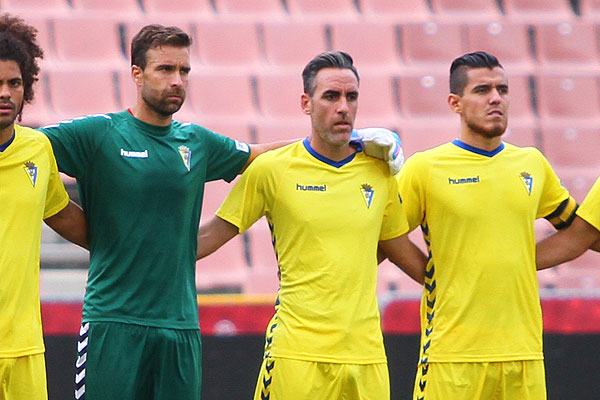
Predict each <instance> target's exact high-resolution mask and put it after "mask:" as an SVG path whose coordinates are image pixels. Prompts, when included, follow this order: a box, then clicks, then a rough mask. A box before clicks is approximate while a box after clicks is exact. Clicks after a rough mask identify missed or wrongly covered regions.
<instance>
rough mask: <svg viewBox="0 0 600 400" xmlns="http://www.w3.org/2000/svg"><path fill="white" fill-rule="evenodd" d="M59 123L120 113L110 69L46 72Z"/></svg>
mask: <svg viewBox="0 0 600 400" xmlns="http://www.w3.org/2000/svg"><path fill="white" fill-rule="evenodd" d="M46 74H47V76H48V82H49V85H48V87H49V91H50V99H51V104H52V109H53V110H54V112H55V113H56V120H57V121H58V120H61V119H66V118H74V117H78V116H83V115H90V114H100V113H108V112H115V111H120V109H119V106H118V104H117V99H116V95H115V93H116V90H115V80H116V76H115V75H116V74H115V73H113V71H110V70H104V71H101V70H89V69H82V70H80V69H76V70H57V71H48V70H47V71H46Z"/></svg>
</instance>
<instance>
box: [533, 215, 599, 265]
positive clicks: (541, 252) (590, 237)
mask: <svg viewBox="0 0 600 400" xmlns="http://www.w3.org/2000/svg"><path fill="white" fill-rule="evenodd" d="M590 247H592V248H593V249H594V250H596V251H600V232H599V231H598V230H597V229H596V228H594V227H593V226H592V225H590V224H588V223H587V222H585V220H583V219H582V218H580V217H578V216H577V217H575V219H574V220H573V223H572V224H571V225H570V226H569V227H568V228H565V229H563V230H561V231H558V232H556V233H554V234H552V235H550V236H548V237H547V238H545V239H543V240H541V241H540V242H538V243H537V246H536V264H537V269H538V270H541V269H546V268H550V267H553V266H555V265H558V264H562V263H564V262H566V261H569V260H572V259H574V258H577V257H579V256H580V255H582V254H583V253H584V252H585V251H586V250H587V249H589V248H590Z"/></svg>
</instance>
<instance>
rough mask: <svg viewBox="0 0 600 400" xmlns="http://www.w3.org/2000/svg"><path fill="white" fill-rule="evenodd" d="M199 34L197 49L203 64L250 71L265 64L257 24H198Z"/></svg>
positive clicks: (237, 70)
mask: <svg viewBox="0 0 600 400" xmlns="http://www.w3.org/2000/svg"><path fill="white" fill-rule="evenodd" d="M195 33H196V34H195V51H196V52H197V53H196V54H197V55H198V56H197V57H198V59H199V60H200V62H201V63H202V64H203V66H205V67H208V68H214V69H218V70H223V71H224V70H227V72H246V73H248V72H251V71H255V70H257V69H260V68H261V67H262V57H261V52H260V49H259V44H258V34H257V26H256V25H255V24H254V23H250V22H225V21H220V22H217V21H211V22H203V23H199V24H196V25H195Z"/></svg>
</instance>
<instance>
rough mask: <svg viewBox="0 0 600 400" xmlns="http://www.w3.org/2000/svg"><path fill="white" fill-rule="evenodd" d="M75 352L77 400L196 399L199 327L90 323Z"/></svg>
mask: <svg viewBox="0 0 600 400" xmlns="http://www.w3.org/2000/svg"><path fill="white" fill-rule="evenodd" d="M77 351H78V356H77V362H76V375H75V384H76V388H75V398H76V399H77V400H82V399H87V400H107V399H127V400H153V399H155V400H158V399H160V400H170V399H173V400H181V399H189V400H198V399H200V392H201V381H202V345H201V340H200V330H199V329H190V330H181V329H166V328H155V327H148V326H141V325H133V324H124V323H118V322H89V323H84V324H83V325H82V326H81V330H80V332H79V342H78V344H77Z"/></svg>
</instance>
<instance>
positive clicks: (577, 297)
mask: <svg viewBox="0 0 600 400" xmlns="http://www.w3.org/2000/svg"><path fill="white" fill-rule="evenodd" d="M0 12H9V13H11V14H15V15H18V16H20V17H22V18H24V19H25V20H26V21H27V22H28V23H30V24H32V25H34V26H35V27H37V29H38V31H39V32H38V38H39V42H40V43H41V45H42V47H43V49H44V51H45V59H44V60H43V62H42V65H41V67H42V73H41V76H40V81H39V82H38V83H37V85H36V87H35V91H36V97H35V101H34V103H33V104H32V105H29V106H26V107H25V110H24V113H23V117H24V119H23V122H22V124H23V125H27V126H32V127H38V126H43V125H45V124H49V123H53V122H58V121H60V120H62V119H66V118H72V117H76V116H80V115H86V114H97V113H105V112H113V111H120V110H123V109H125V108H127V107H130V106H132V105H133V104H134V103H135V87H134V85H133V83H132V81H131V78H130V63H129V44H130V41H131V38H132V37H133V35H134V34H135V33H136V32H137V31H138V30H139V29H140V28H141V27H142V26H144V25H146V24H149V23H159V24H162V25H177V26H179V27H181V28H182V29H184V30H185V31H187V32H189V33H190V34H191V35H192V36H193V38H194V44H193V46H192V53H191V54H192V73H191V75H190V86H189V89H188V96H187V100H186V103H185V105H184V107H183V108H182V109H181V110H180V111H179V112H178V113H177V114H176V115H175V118H176V119H178V120H184V121H192V122H195V123H198V124H200V125H203V126H206V127H207V128H209V129H212V130H214V131H216V132H218V133H221V134H224V135H226V136H230V137H233V138H236V139H239V140H243V141H246V142H252V143H260V142H268V141H272V140H278V139H283V138H301V137H305V136H307V135H308V134H309V132H310V131H309V129H310V123H309V120H308V119H307V118H306V116H305V115H303V114H302V113H301V111H300V95H301V93H302V80H301V71H302V68H303V67H304V65H305V64H306V63H307V62H308V61H309V60H310V59H311V58H312V57H313V56H315V55H316V54H318V53H320V52H322V51H326V50H343V51H346V52H348V53H350V54H351V55H352V56H353V58H354V60H355V65H356V66H357V68H358V71H359V73H360V75H361V87H360V93H361V94H360V106H359V112H358V118H357V124H356V125H357V127H365V126H384V127H388V128H391V129H393V130H395V131H397V132H398V133H399V134H400V136H401V138H402V141H403V143H404V149H405V153H406V155H408V156H409V155H411V154H413V153H414V152H416V151H421V150H424V149H427V148H430V147H433V146H435V145H438V144H441V143H444V142H446V141H449V140H452V139H454V138H455V137H457V135H458V130H459V119H458V117H457V116H456V115H455V114H453V113H452V112H451V111H450V110H449V108H448V106H447V104H446V99H447V95H448V91H449V90H448V69H449V66H450V63H451V62H452V60H453V59H454V58H456V57H458V56H460V55H462V54H463V53H466V52H469V51H475V50H485V51H488V52H490V53H492V54H494V55H496V56H497V57H498V58H499V60H500V62H501V63H502V64H503V66H504V68H505V70H506V72H507V74H508V76H509V85H510V94H511V104H512V106H511V111H510V118H509V129H508V131H507V133H506V135H505V137H504V138H505V140H506V141H507V142H511V143H513V144H516V145H521V146H535V147H537V148H539V149H540V150H541V151H542V152H543V153H544V154H545V155H546V157H547V158H548V159H549V160H550V162H551V163H552V165H553V166H554V168H555V170H556V172H557V173H558V175H559V176H560V178H561V180H562V181H563V183H564V185H565V186H566V187H567V188H568V189H569V190H570V191H571V193H572V194H573V196H574V197H575V198H576V199H577V200H578V201H579V202H581V201H582V200H583V198H584V196H585V194H586V193H587V191H588V190H589V188H590V187H591V185H592V183H593V182H594V181H595V179H596V177H597V176H598V175H600V157H599V156H598V154H599V150H600V85H599V83H600V49H599V44H600V40H599V39H600V37H599V26H600V25H599V24H600V0H327V1H321V0H0ZM63 179H64V181H65V183H66V185H67V187H68V190H69V192H70V194H71V196H72V197H74V198H75V199H77V197H78V195H77V189H76V185H75V182H74V180H73V179H72V178H70V177H67V176H63ZM230 189H231V185H230V184H227V183H225V182H212V183H209V184H208V185H207V188H206V192H205V200H204V207H203V218H204V219H206V218H209V217H210V216H211V215H212V214H213V213H214V211H215V210H216V209H217V208H218V206H219V205H220V203H221V201H222V200H223V199H224V197H225V195H226V194H227V193H228V192H229V190H230ZM552 231H553V229H552V227H551V226H550V225H549V224H547V223H546V222H545V221H538V223H537V224H536V233H537V235H538V238H541V237H543V236H544V235H547V234H549V233H551V232H552ZM411 238H412V239H413V240H414V241H415V242H416V243H419V244H420V245H421V246H422V247H423V248H424V244H423V241H422V238H421V234H420V232H413V233H412V234H411ZM41 262H42V273H41V291H42V302H43V304H42V310H43V318H44V325H45V333H46V344H47V347H48V351H47V363H48V375H49V388H50V398H51V399H66V398H71V393H72V387H73V385H72V383H71V382H72V376H73V368H72V365H73V363H74V360H75V341H76V335H77V332H78V327H79V322H80V312H81V301H82V298H83V294H84V291H85V284H86V275H87V265H88V254H87V252H85V251H83V250H81V249H79V248H78V247H76V246H75V245H72V244H69V243H67V242H65V241H64V240H62V239H61V238H60V237H58V236H57V235H56V234H54V233H53V232H52V231H51V230H50V229H49V228H47V227H46V226H44V230H43V234H42V259H41ZM599 267H600V257H599V256H598V254H597V253H591V252H588V253H586V254H585V255H584V256H582V257H580V258H579V259H577V260H575V261H573V262H570V263H568V264H564V265H561V266H559V267H556V268H553V269H550V270H546V271H543V272H540V273H539V282H540V292H541V296H542V306H543V309H544V323H545V330H546V339H545V340H546V364H547V369H548V370H547V375H548V388H549V389H548V391H549V399H566V398H576V397H579V398H595V397H596V396H599V395H598V394H597V393H599V392H600V383H599V382H598V379H597V373H595V368H596V367H594V366H595V365H597V363H596V360H593V359H592V356H591V351H590V348H591V347H594V346H598V345H600V268H599ZM196 285H197V289H198V294H199V297H198V299H199V304H200V305H199V310H200V323H201V329H202V332H203V335H204V363H205V367H204V397H203V398H204V399H205V400H211V399H247V398H250V397H251V395H252V393H253V387H254V382H255V379H256V376H257V373H258V368H259V365H260V359H261V356H262V345H263V332H264V329H265V327H266V324H267V322H268V319H269V318H270V316H271V314H272V313H273V302H274V300H275V297H276V292H277V288H278V277H277V263H276V260H275V257H274V254H273V249H272V246H271V239H270V232H269V229H268V226H267V224H266V222H265V221H263V220H261V221H259V222H258V223H257V224H255V226H253V227H252V228H251V229H250V230H249V232H248V233H246V234H244V235H240V236H238V237H236V238H235V239H234V240H232V241H231V242H229V243H228V244H227V245H226V246H225V248H223V249H221V250H219V251H218V252H217V253H215V254H214V255H212V256H210V257H208V258H206V259H204V260H202V261H201V262H199V263H198V264H197V279H196ZM378 296H379V301H380V308H381V311H382V323H383V328H384V332H385V337H386V345H387V350H388V357H389V361H390V376H391V385H392V398H393V399H404V398H409V396H410V393H411V392H412V382H413V379H414V372H415V366H416V362H417V356H418V334H419V321H418V301H419V298H420V286H419V285H417V284H415V283H414V282H412V281H411V280H410V278H408V277H407V276H406V275H404V274H403V273H402V272H401V271H399V270H398V269H397V268H395V267H394V266H392V265H390V264H389V263H384V264H382V266H381V267H380V274H379V283H378ZM594 377H595V378H596V379H594ZM591 393H596V394H595V395H592V394H591Z"/></svg>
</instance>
